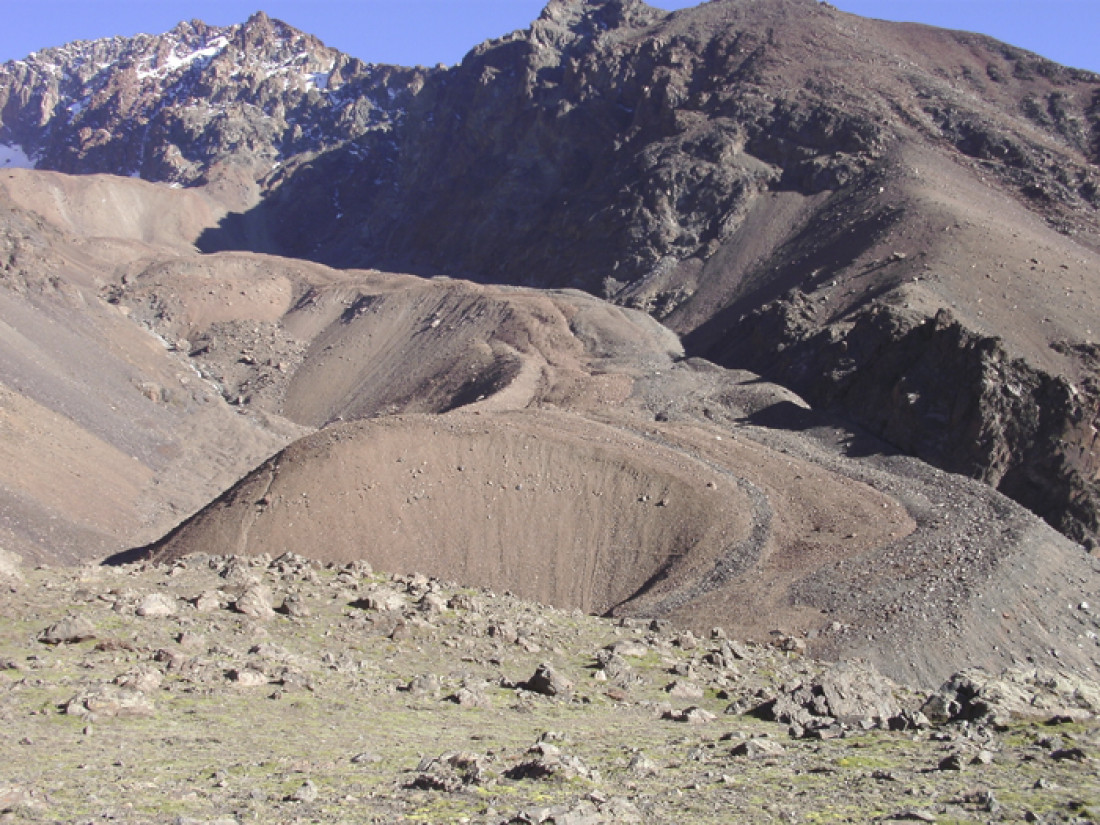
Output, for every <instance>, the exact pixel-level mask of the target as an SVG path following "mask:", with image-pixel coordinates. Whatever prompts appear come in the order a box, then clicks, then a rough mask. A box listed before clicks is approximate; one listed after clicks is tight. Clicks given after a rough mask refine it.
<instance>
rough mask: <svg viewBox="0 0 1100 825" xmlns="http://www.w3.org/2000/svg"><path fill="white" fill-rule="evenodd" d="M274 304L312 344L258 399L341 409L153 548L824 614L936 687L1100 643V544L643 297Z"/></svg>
mask: <svg viewBox="0 0 1100 825" xmlns="http://www.w3.org/2000/svg"><path fill="white" fill-rule="evenodd" d="M209 260H210V261H216V260H217V258H212V259H209ZM140 281H141V279H138V281H137V282H136V283H140ZM139 294H140V295H145V294H146V293H144V292H142V289H141V288H139V289H138V292H136V293H135V297H136V296H137V295H139ZM180 294H182V292H181V291H177V292H176V295H177V297H178V296H179V295H180ZM190 294H194V293H190ZM125 297H126V294H125V293H124V298H125ZM142 301H143V305H146V306H147V305H148V300H147V299H145V298H143V299H142ZM186 314H187V313H186V311H185V310H184V309H182V307H181V308H177V309H176V310H171V309H166V310H165V312H164V315H166V316H168V317H170V318H171V317H182V316H184V315H186ZM169 323H170V322H169ZM214 326H216V325H214ZM276 326H278V327H279V328H280V329H282V330H283V331H284V333H285V331H287V330H290V329H294V330H296V332H297V333H298V334H300V335H303V336H306V335H309V336H311V343H310V344H309V345H308V346H307V347H305V348H304V350H303V351H302V354H301V359H302V360H301V361H300V363H299V364H298V366H297V368H296V369H293V370H287V371H286V372H285V373H284V372H283V371H281V370H279V369H278V367H277V366H276V367H270V366H269V367H264V366H263V364H264V362H265V360H270V359H266V357H265V356H262V355H261V356H260V357H259V358H258V359H257V358H251V360H253V361H257V363H256V364H255V365H253V366H252V367H250V369H253V372H252V373H251V377H248V378H245V379H243V384H242V385H248V386H259V385H261V384H262V385H263V386H264V387H265V388H266V393H265V394H260V395H258V396H257V397H256V400H254V401H253V400H249V399H247V398H246V399H245V400H244V403H245V404H251V403H256V404H259V405H261V406H262V405H272V409H278V410H279V411H281V412H282V413H284V414H287V415H289V416H290V417H291V418H297V420H298V421H299V422H300V423H304V424H311V425H315V426H316V425H322V424H326V422H331V423H329V424H328V426H325V427H324V429H322V430H321V431H320V432H318V433H316V434H314V435H311V436H309V437H307V438H305V439H302V440H301V441H299V442H297V443H295V444H294V445H292V446H291V447H290V448H288V449H286V450H284V451H283V452H281V453H279V454H278V455H277V456H275V457H273V458H272V459H271V460H270V461H268V462H266V463H265V464H264V465H262V466H261V467H259V468H258V469H257V470H256V471H255V472H254V473H252V474H251V475H249V476H248V477H247V478H246V479H244V480H243V481H242V482H241V483H240V484H238V485H236V486H235V487H234V488H232V489H231V490H230V491H228V492H227V493H226V494H225V495H224V496H222V497H221V498H220V499H219V500H218V501H216V502H214V503H213V504H211V505H210V506H209V507H207V508H206V509H205V510H203V511H202V512H201V513H199V514H198V515H197V516H195V517H194V518H192V519H190V520H189V521H187V522H185V523H184V524H183V525H181V526H180V527H179V528H178V529H177V530H175V531H173V532H172V533H171V534H170V535H169V536H168V537H166V538H165V539H164V540H163V541H160V542H157V543H156V544H155V545H153V546H150V547H149V548H146V550H144V551H142V552H141V553H134V554H127V557H130V558H133V557H140V556H143V555H148V556H149V557H150V558H153V559H156V560H164V559H171V558H178V557H180V556H183V555H187V554H189V553H194V552H205V553H222V552H232V553H241V554H252V555H258V554H262V553H272V554H278V553H282V552H284V551H292V552H295V553H298V554H301V555H305V556H308V557H312V558H319V559H324V560H331V561H349V560H353V559H360V558H361V559H366V560H368V561H370V562H371V563H372V564H374V565H377V566H379V567H382V568H384V569H394V570H406V571H411V570H416V571H421V572H426V573H429V574H432V575H436V576H439V577H442V578H445V579H453V580H458V581H463V582H468V583H475V584H481V585H488V586H492V587H494V588H499V589H505V588H507V589H510V590H512V591H513V592H516V593H518V594H521V595H523V596H525V597H528V598H532V599H537V600H541V601H544V602H549V603H553V604H557V605H561V606H568V607H578V608H581V609H583V610H586V611H593V612H599V613H604V612H612V613H619V614H630V615H642V616H659V617H667V618H672V619H675V620H676V621H678V622H680V623H684V624H688V625H691V626H693V627H695V628H696V629H699V630H707V629H709V627H710V626H712V625H716V624H719V625H723V626H725V627H727V628H728V629H730V630H731V631H732V632H734V633H736V634H738V635H742V636H749V637H753V638H760V639H763V638H767V637H769V636H770V635H771V634H773V633H780V634H796V635H802V636H807V637H810V638H811V639H812V641H811V643H810V644H811V649H812V650H813V651H814V652H817V653H820V654H822V655H826V656H830V657H841V656H843V657H846V656H854V655H858V656H862V657H865V658H868V659H870V660H873V661H875V662H876V664H878V665H879V666H880V667H882V668H883V669H884V670H885V671H886V672H888V673H890V674H892V675H895V676H896V677H898V678H903V679H905V680H907V681H911V682H912V681H919V682H921V683H927V684H932V683H934V682H935V681H936V680H937V679H941V678H943V677H944V676H946V675H947V674H949V673H950V672H951V671H952V670H955V669H958V668H959V667H961V666H963V665H965V664H967V663H975V662H981V663H985V664H987V665H990V666H999V665H1007V664H1011V663H1012V662H1013V661H1014V660H1023V659H1024V657H1026V656H1033V657H1038V658H1040V659H1047V658H1052V657H1053V654H1052V653H1051V650H1052V649H1055V648H1056V649H1058V651H1059V652H1058V654H1057V655H1058V656H1061V657H1063V660H1065V658H1066V657H1068V658H1069V659H1071V660H1072V661H1073V662H1074V663H1075V666H1077V667H1080V668H1082V669H1083V670H1084V671H1085V672H1092V668H1093V667H1094V666H1095V662H1094V659H1095V656H1096V653H1095V647H1096V646H1095V643H1094V642H1091V641H1088V640H1085V639H1084V638H1083V637H1082V646H1081V647H1076V644H1077V642H1076V639H1077V636H1078V635H1079V634H1082V633H1084V632H1085V631H1084V630H1083V629H1082V628H1081V627H1078V623H1079V621H1078V620H1079V618H1080V617H1079V616H1078V615H1077V613H1076V612H1075V611H1074V610H1068V611H1067V610H1066V609H1065V605H1067V604H1075V603H1077V602H1080V601H1082V600H1085V599H1086V598H1087V593H1088V590H1089V588H1090V587H1093V586H1094V585H1095V581H1096V577H1097V571H1096V570H1095V563H1094V562H1093V561H1092V560H1090V559H1089V558H1088V557H1087V556H1085V555H1084V554H1083V553H1082V552H1081V550H1080V548H1078V547H1077V546H1075V545H1073V544H1072V543H1070V542H1068V541H1066V540H1065V539H1063V538H1061V537H1060V536H1058V535H1057V534H1056V533H1054V532H1053V531H1051V530H1049V528H1046V527H1044V526H1042V525H1041V524H1040V523H1039V522H1038V521H1037V520H1035V519H1034V518H1033V517H1031V516H1029V515H1027V514H1026V513H1025V512H1024V511H1022V510H1021V509H1020V508H1018V507H1016V506H1015V505H1012V504H1011V503H1009V502H1008V501H1006V500H1005V499H1003V498H1001V497H1000V496H999V495H997V494H996V493H994V492H993V491H992V490H991V489H990V488H988V487H985V486H983V485H980V484H977V483H972V482H968V481H966V480H965V479H962V478H959V477H953V476H948V475H945V474H942V473H939V472H937V471H934V470H932V469H930V468H928V467H927V466H925V465H923V464H921V463H920V462H917V461H914V460H911V459H904V458H899V457H889V456H887V455H884V454H883V451H884V449H885V448H884V446H883V445H882V444H880V443H877V442H874V441H873V440H871V439H869V438H867V437H866V436H855V435H853V434H852V433H850V432H847V431H845V430H838V429H835V428H834V427H831V426H828V425H827V422H826V421H825V420H823V419H821V418H819V417H816V416H815V415H814V414H813V413H811V412H810V411H809V410H807V409H806V408H805V406H804V405H803V404H802V403H801V402H800V401H799V400H798V399H797V397H795V396H792V395H791V394H789V393H786V392H784V391H783V390H781V389H780V388H778V387H774V386H770V385H766V384H762V383H761V382H759V380H758V379H757V378H756V377H755V376H751V375H748V374H738V373H731V372H729V371H726V370H722V369H719V368H716V367H714V366H711V365H707V364H705V363H702V362H693V361H683V360H682V359H681V358H680V357H679V352H678V348H677V347H676V346H675V339H674V338H671V337H670V336H669V335H668V333H667V331H665V330H662V329H661V328H660V327H659V326H657V325H656V324H655V323H654V322H653V321H652V320H651V319H649V318H648V317H646V316H644V315H642V314H640V313H637V312H630V311H625V310H622V309H619V308H616V307H612V306H610V305H607V304H604V303H603V302H600V301H598V300H597V299H594V298H591V297H589V296H586V295H583V294H580V293H553V292H550V293H546V292H534V291H528V290H521V289H514V288H499V287H485V286H476V285H473V284H467V283H462V282H457V281H450V280H446V279H443V280H435V281H422V280H419V279H412V278H409V277H407V276H386V275H382V274H379V273H347V274H345V275H344V276H343V280H335V281H332V282H331V283H328V284H319V285H317V286H315V287H312V288H310V290H309V291H308V292H307V293H306V294H305V295H304V296H303V297H302V298H301V299H300V300H298V301H297V303H296V304H295V305H294V307H293V308H292V309H291V310H290V311H289V312H288V313H287V314H286V316H284V318H283V319H282V320H281V321H280V322H278V324H277V325H276ZM217 329H218V330H219V332H218V333H217V334H218V335H223V336H224V335H225V334H226V330H228V329H236V327H225V326H222V327H218V328H217ZM230 350H232V348H230ZM227 351H229V350H227ZM202 357H210V353H206V354H204V355H203V356H202ZM207 363H208V364H213V362H207ZM402 366H404V368H403V369H402ZM288 373H289V374H288ZM265 382H266V383H265ZM280 393H281V395H280ZM280 398H281V399H282V400H281V401H280V400H279V399H280ZM398 413H399V414H398ZM410 413H412V414H410ZM340 418H344V419H349V420H345V421H339V420H338V419H340ZM350 419H359V420H350ZM768 425H770V426H768ZM867 453H870V455H866V454H867ZM859 455H864V456H865V457H863V458H859V457H858V456H859ZM1038 586H1041V587H1042V589H1041V590H1040V591H1039V592H1036V591H1035V590H1033V589H1032V588H1035V587H1038ZM1070 640H1074V641H1072V642H1071V641H1070Z"/></svg>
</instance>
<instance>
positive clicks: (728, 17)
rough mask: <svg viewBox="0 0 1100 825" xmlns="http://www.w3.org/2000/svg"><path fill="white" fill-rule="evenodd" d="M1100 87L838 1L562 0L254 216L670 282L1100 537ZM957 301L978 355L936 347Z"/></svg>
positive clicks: (377, 249)
mask: <svg viewBox="0 0 1100 825" xmlns="http://www.w3.org/2000/svg"><path fill="white" fill-rule="evenodd" d="M1097 100H1100V78H1098V77H1097V76H1096V75H1094V74H1091V73H1089V72H1082V71H1076V70H1071V69H1065V68H1063V67H1060V66H1057V65H1055V64H1053V63H1050V62H1049V61H1045V60H1043V59H1041V58H1039V57H1037V56H1035V55H1031V54H1028V53H1026V52H1022V51H1020V50H1018V49H1014V48H1012V47H1010V46H1007V45H1005V44H1001V43H998V42H996V41H993V40H991V39H989V38H984V37H981V36H978V35H970V34H965V33H958V32H948V31H942V30H937V29H932V28H929V27H924V26H915V25H902V24H892V23H885V22H878V21H869V20H864V19H861V18H858V17H854V16H852V15H847V14H844V13H842V12H839V11H836V10H835V9H832V8H830V7H828V6H827V5H824V4H819V3H816V2H812V0H773V1H772V2H768V3H749V2H745V1H744V0H718V2H712V3H705V4H702V5H700V6H698V7H696V8H694V9H686V10H684V11H681V12H677V13H675V14H671V15H667V14H664V13H661V12H659V11H657V10H654V9H652V8H650V7H648V6H646V5H645V4H644V3H641V2H638V0H613V1H612V0H608V1H605V0H599V2H597V1H596V0H591V1H590V2H553V3H550V4H549V5H548V6H547V8H546V10H545V11H544V13H543V15H542V16H541V18H540V19H539V20H538V21H537V22H536V23H535V24H534V25H532V27H531V28H530V29H528V30H526V31H523V32H517V33H516V34H514V35H511V36H509V37H506V38H503V39H501V40H499V41H492V42H489V43H486V44H483V45H481V46H479V47H478V48H476V49H474V50H473V51H472V52H471V53H470V54H469V55H468V56H467V57H466V59H465V60H464V61H463V62H462V64H461V65H459V66H457V67H455V68H453V69H451V70H449V71H447V72H440V73H438V74H435V75H433V76H432V77H430V78H428V79H427V81H426V83H425V85H424V88H423V89H422V90H421V92H420V93H419V94H418V95H416V97H415V98H414V99H413V100H412V101H411V103H410V109H409V117H408V118H406V119H405V120H403V121H402V122H401V124H399V125H398V126H397V128H396V129H395V131H394V133H393V136H392V142H390V143H387V144H386V145H385V146H381V145H379V146H378V147H377V148H376V149H375V150H373V151H370V152H367V153H366V154H365V155H362V154H359V153H357V154H353V153H351V152H350V151H344V150H336V151H334V152H331V153H327V154H325V155H322V156H320V157H318V158H316V159H315V160H314V161H313V162H311V163H310V164H309V165H308V167H306V168H302V169H300V170H298V171H296V172H295V173H293V174H289V175H288V176H287V177H286V178H285V179H283V181H282V183H281V185H280V186H278V187H277V188H275V189H274V191H272V193H271V195H270V197H268V198H267V199H266V200H265V201H264V203H263V204H261V205H260V206H258V207H257V208H256V209H255V210H253V212H252V213H251V214H250V216H249V219H250V220H251V221H253V222H255V223H257V224H259V225H263V226H266V227H269V229H270V233H271V235H272V236H274V237H278V238H279V239H280V244H281V246H280V250H281V251H282V252H284V253H286V254H291V255H297V256H303V257H308V258H313V259H317V260H322V261H325V262H328V263H333V264H336V265H340V266H348V265H354V266H363V265H367V266H376V267H381V268H389V269H401V270H404V271H413V272H418V273H421V274H435V273H445V274H452V275H461V276H463V277H468V278H472V279H474V280H478V281H494V282H505V283H520V284H527V285H537V286H543V287H547V286H550V287H553V286H573V287H580V288H583V289H586V290H588V291H590V292H593V293H596V294H603V295H606V296H608V297H610V298H612V299H613V300H615V301H617V302H620V303H623V304H626V305H630V306H636V307H640V308H644V309H646V310H647V311H649V312H651V313H653V314H654V315H656V316H657V317H658V318H661V319H663V320H664V321H665V322H666V323H667V324H668V325H669V326H671V327H672V328H673V329H674V330H676V331H677V332H679V333H681V334H683V335H684V336H686V338H685V340H686V343H687V345H688V348H689V350H690V351H691V352H692V353H695V354H701V355H705V356H707V357H709V358H712V359H714V360H718V361H720V362H721V363H724V364H727V365H730V366H739V367H747V368H750V369H753V370H755V371H758V372H762V373H764V374H766V375H767V376H768V377H770V378H772V379H774V380H777V381H780V382H782V383H785V384H788V385H790V386H792V387H793V388H795V389H796V390H797V391H798V392H800V393H801V394H803V395H804V396H806V397H807V398H808V399H809V400H810V401H811V402H812V403H814V404H818V405H824V406H830V405H831V406H833V407H834V408H836V409H838V410H842V411H844V413H845V414H846V415H850V416H852V417H854V418H855V419H856V420H857V421H859V422H860V423H861V424H862V425H864V426H868V427H871V428H872V429H874V430H875V432H877V433H878V434H880V435H882V436H883V437H885V438H887V439H888V440H890V441H891V442H892V443H894V444H896V445H897V446H899V447H903V448H904V449H906V450H910V451H913V452H914V453H915V454H917V455H919V456H920V457H922V458H924V459H925V460H928V461H931V462H933V463H936V464H937V465H939V466H942V467H945V468H948V469H950V470H953V471H959V472H965V473H967V474H970V475H974V476H975V477H978V478H981V479H983V480H985V481H987V482H989V483H991V484H994V485H997V486H998V487H999V489H1002V490H1004V491H1005V492H1006V493H1008V494H1010V495H1012V496H1014V497H1015V498H1017V500H1019V501H1021V502H1023V503H1024V504H1026V505H1027V506H1028V507H1030V508H1032V509H1034V510H1035V511H1036V512H1038V513H1040V514H1042V515H1043V517H1044V518H1046V519H1047V520H1048V521H1050V523H1052V524H1054V525H1056V526H1057V527H1058V528H1059V529H1061V530H1063V531H1064V532H1066V533H1067V534H1068V535H1070V536H1072V537H1074V538H1076V539H1077V540H1080V541H1095V540H1096V538H1097V535H1098V533H1097V531H1098V530H1100V520H1098V517H1097V512H1098V510H1097V506H1098V502H1100V494H1098V488H1097V483H1096V478H1097V472H1098V471H1100V465H1098V463H1097V443H1096V430H1095V428H1096V427H1097V425H1098V423H1100V392H1098V387H1100V384H1098V382H1097V373H1096V366H1097V359H1096V353H1095V349H1096V332H1095V330H1094V327H1095V321H1094V319H1095V318H1096V317H1097V309H1098V308H1100V307H1098V306H1097V303H1096V302H1097V300H1098V299H1097V297H1096V296H1097V295H1098V294H1100V288H1098V285H1097V283H1096V274H1095V273H1096V272H1097V271H1100V254H1098V250H1100V222H1098V216H1100V213H1098V206H1100V199H1098V198H1100V196H1098V189H1097V186H1098V181H1100V171H1098V168H1097V161H1098V154H1097V151H1098V150H1097V147H1098V146H1100V120H1098V117H1100V114H1098V113H1100V109H1098V107H1097ZM333 181H339V182H338V183H336V184H334V183H333ZM233 225H234V224H232V222H231V223H230V224H229V226H233ZM203 244H204V248H209V249H217V248H223V247H226V246H233V245H234V241H233V239H232V238H231V237H229V236H228V234H225V233H221V234H220V233H218V232H211V233H208V234H207V235H206V236H204V239H203ZM940 310H948V311H949V312H950V313H951V321H950V322H949V323H946V326H950V325H951V324H957V325H958V333H957V335H956V337H957V338H958V340H960V341H965V342H968V343H966V344H959V345H958V346H957V347H956V346H955V345H953V344H952V345H945V346H950V347H954V348H956V349H958V348H961V349H963V350H966V352H974V351H978V354H977V355H966V354H961V355H960V357H959V358H949V359H946V360H945V359H943V358H941V357H940V356H935V355H933V353H934V349H931V348H929V347H930V346H931V345H928V346H925V345H920V346H916V349H913V347H914V346H915V345H914V343H913V341H914V338H913V337H912V336H910V337H908V338H905V335H906V334H907V333H908V332H909V331H910V330H913V329H916V328H920V329H924V330H927V331H928V334H926V335H923V337H922V336H917V339H919V340H921V341H932V340H933V339H936V340H938V338H937V336H936V335H935V334H933V332H932V331H933V330H934V329H935V326H934V324H933V320H934V319H935V318H936V317H937V315H938V314H939V313H940ZM945 317H946V316H945ZM792 318H797V321H795V320H791V319H792ZM874 319H878V321H875V320H874ZM869 326H870V327H873V328H875V329H878V330H879V331H878V332H876V333H874V335H872V336H871V338H870V339H867V338H860V339H858V340H857V339H855V338H852V335H860V334H862V332H863V330H865V329H866V328H867V327H869ZM903 338H904V340H903ZM826 342H827V343H828V345H826ZM982 342H985V343H982ZM989 348H993V349H994V350H997V351H998V352H1002V351H1003V354H1001V355H998V356H997V357H996V358H994V359H993V360H992V361H990V360H989V359H988V358H985V356H984V355H981V353H982V352H985V350H986V349H989ZM779 353H782V354H779ZM921 353H926V354H927V355H928V356H929V357H930V358H936V359H937V360H938V361H939V362H940V363H942V364H943V369H944V371H945V374H944V375H943V376H942V377H941V378H940V379H936V378H934V377H933V378H929V377H924V376H921V375H920V374H919V373H918V372H914V371H912V370H909V369H908V368H907V367H906V364H908V363H909V362H912V361H914V359H919V358H920V357H921ZM983 358H985V360H983ZM886 362H890V363H893V364H894V366H887V365H886ZM1006 365H1007V366H1006ZM990 375H991V376H993V378H991V379H990V380H991V381H992V382H993V383H992V385H990V386H993V387H994V389H993V390H992V391H989V390H988V388H987V386H986V385H987V384H989V382H988V381H986V382H985V383H983V379H982V377H981V376H990ZM865 384H866V385H874V386H875V387H876V388H877V390H878V393H877V395H876V399H877V400H876V403H875V404H874V405H868V404H864V403H862V402H861V401H860V399H861V398H863V397H865V395H866V393H864V392H863V390H851V391H849V389H848V388H849V387H850V386H860V387H862V386H863V385H865ZM1011 387H1016V388H1018V391H1019V392H1021V393H1022V400H1021V401H1020V402H1019V404H1017V403H1016V402H1015V401H1013V402H1010V403H1005V404H1000V403H992V402H991V398H993V397H995V396H997V395H998V394H999V393H1001V391H1002V388H1011ZM1019 388H1022V389H1019ZM1004 391H1005V392H1007V393H1008V394H1009V395H1011V394H1012V392H1013V391H1012V390H1011V389H1005V390H1004ZM910 396H919V397H920V398H921V399H923V400H922V402H921V404H917V405H914V404H913V403H911V402H910V401H909V400H908V399H909V398H910ZM846 399H847V400H846ZM884 403H885V404H886V407H885V408H884V407H883V406H882V405H883V404H884ZM964 408H965V409H964ZM945 409H946V410H948V411H950V410H960V412H958V413H957V414H956V413H950V412H948V413H946V414H945V413H944V410H945ZM1039 410H1042V411H1043V412H1042V415H1040V414H1039V413H1038V411H1039ZM903 429H915V430H916V431H917V435H916V436H915V437H911V438H902V437H900V435H899V433H900V432H901V430H903ZM949 430H951V431H953V432H954V433H955V435H952V432H949ZM959 433H966V434H967V435H966V438H965V439H964V440H963V441H960V440H959V439H958V438H957V435H958V434H959Z"/></svg>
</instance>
